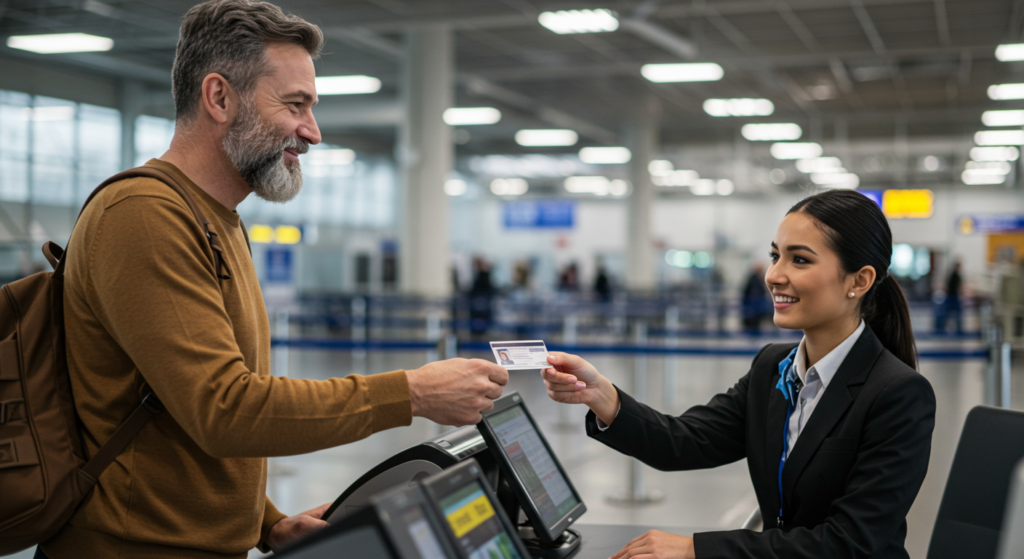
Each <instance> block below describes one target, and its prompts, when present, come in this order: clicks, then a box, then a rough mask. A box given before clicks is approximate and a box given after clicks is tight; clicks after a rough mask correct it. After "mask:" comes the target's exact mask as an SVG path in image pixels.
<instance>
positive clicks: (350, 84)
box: [316, 76, 380, 95]
mask: <svg viewBox="0 0 1024 559" xmlns="http://www.w3.org/2000/svg"><path fill="white" fill-rule="evenodd" d="M378 91H380V80H379V79H377V78H374V77H372V76H324V77H321V78H316V93H317V95H362V94H366V93H377V92H378Z"/></svg>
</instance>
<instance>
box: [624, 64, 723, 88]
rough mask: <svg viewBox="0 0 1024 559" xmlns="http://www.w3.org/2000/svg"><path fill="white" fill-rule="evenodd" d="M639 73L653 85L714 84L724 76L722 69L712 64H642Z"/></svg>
mask: <svg viewBox="0 0 1024 559" xmlns="http://www.w3.org/2000/svg"><path fill="white" fill-rule="evenodd" d="M640 73H641V74H642V75H643V77H645V78H647V79H648V80H650V81H652V82H655V83H676V82H714V81H718V80H720V79H722V76H724V75H725V72H724V71H723V70H722V67H721V66H719V65H718V64H715V63H714V62H699V63H691V64H644V66H643V67H642V68H640Z"/></svg>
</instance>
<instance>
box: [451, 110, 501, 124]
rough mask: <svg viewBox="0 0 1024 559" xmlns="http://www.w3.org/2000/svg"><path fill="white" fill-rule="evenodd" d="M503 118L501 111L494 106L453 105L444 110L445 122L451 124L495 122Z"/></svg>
mask: <svg viewBox="0 0 1024 559" xmlns="http://www.w3.org/2000/svg"><path fill="white" fill-rule="evenodd" d="M499 120H501V111H499V110H498V109H495V108H494V107H458V108H456V107H453V108H451V109H446V110H445V111H444V122H445V124H449V125H451V126H477V125H482V124H494V123H496V122H498V121H499Z"/></svg>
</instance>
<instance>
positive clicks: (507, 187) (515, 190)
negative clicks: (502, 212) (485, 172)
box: [491, 178, 530, 196]
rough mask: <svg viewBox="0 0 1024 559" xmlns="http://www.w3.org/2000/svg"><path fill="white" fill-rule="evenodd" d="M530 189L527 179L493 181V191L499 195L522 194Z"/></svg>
mask: <svg viewBox="0 0 1024 559" xmlns="http://www.w3.org/2000/svg"><path fill="white" fill-rule="evenodd" d="M529 189H530V183H528V182H526V179H518V178H516V179H494V180H493V181H491V192H493V193H494V194H496V195H498V196H520V195H522V194H526V191H527V190H529Z"/></svg>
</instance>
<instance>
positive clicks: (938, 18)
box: [935, 0, 952, 47]
mask: <svg viewBox="0 0 1024 559" xmlns="http://www.w3.org/2000/svg"><path fill="white" fill-rule="evenodd" d="M935 26H936V28H937V29H938V32H939V43H941V44H942V46H944V47H948V46H949V45H951V44H952V42H951V41H950V38H949V17H948V16H947V14H946V0H935Z"/></svg>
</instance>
